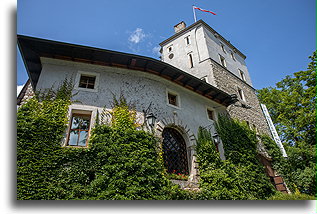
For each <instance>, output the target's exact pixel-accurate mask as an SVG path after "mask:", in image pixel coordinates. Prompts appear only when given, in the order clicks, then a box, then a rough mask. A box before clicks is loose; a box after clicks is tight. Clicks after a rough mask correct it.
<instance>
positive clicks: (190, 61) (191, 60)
mask: <svg viewBox="0 0 317 214" xmlns="http://www.w3.org/2000/svg"><path fill="white" fill-rule="evenodd" d="M188 60H189V67H190V68H192V67H194V63H193V56H192V54H188Z"/></svg>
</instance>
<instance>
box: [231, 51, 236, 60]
mask: <svg viewBox="0 0 317 214" xmlns="http://www.w3.org/2000/svg"><path fill="white" fill-rule="evenodd" d="M230 55H231V58H232V59H233V60H234V61H236V58H235V56H234V53H233V52H232V51H230Z"/></svg>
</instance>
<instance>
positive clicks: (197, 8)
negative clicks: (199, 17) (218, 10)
mask: <svg viewBox="0 0 317 214" xmlns="http://www.w3.org/2000/svg"><path fill="white" fill-rule="evenodd" d="M193 7H194V9H196V10H200V11H203V12H208V13H211V14H213V15H216V14H215V13H214V12H212V11H209V10H205V9H201V8H199V7H196V6H193Z"/></svg>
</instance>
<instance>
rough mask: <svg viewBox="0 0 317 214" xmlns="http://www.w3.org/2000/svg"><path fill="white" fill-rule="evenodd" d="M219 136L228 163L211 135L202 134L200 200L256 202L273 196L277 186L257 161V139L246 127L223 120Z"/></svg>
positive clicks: (200, 129)
mask: <svg viewBox="0 0 317 214" xmlns="http://www.w3.org/2000/svg"><path fill="white" fill-rule="evenodd" d="M216 128H217V132H218V134H219V135H220V138H221V140H222V142H223V145H224V150H225V156H226V160H221V159H220V157H219V153H218V152H217V151H216V148H215V145H214V142H213V140H212V137H211V134H210V133H209V132H208V131H207V130H205V129H202V128H199V130H198V138H197V158H198V161H199V170H200V187H201V193H200V194H199V195H198V196H197V198H198V199H208V200H211V199H217V200H256V199H265V198H267V197H269V196H270V195H272V194H273V193H274V192H275V191H274V187H273V185H272V184H271V183H270V182H269V180H268V177H267V176H266V175H265V174H264V170H263V166H262V165H261V164H260V162H259V161H258V159H257V151H256V144H257V139H256V136H255V133H254V131H252V130H250V129H249V128H248V127H247V125H246V124H244V123H240V122H238V121H234V120H232V119H230V118H228V117H226V116H220V117H219V119H218V122H217V124H216Z"/></svg>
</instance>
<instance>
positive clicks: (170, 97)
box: [167, 93, 178, 106]
mask: <svg viewBox="0 0 317 214" xmlns="http://www.w3.org/2000/svg"><path fill="white" fill-rule="evenodd" d="M167 96H168V103H169V104H171V105H173V106H178V102H177V95H175V94H171V93H168V95H167Z"/></svg>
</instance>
